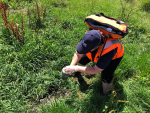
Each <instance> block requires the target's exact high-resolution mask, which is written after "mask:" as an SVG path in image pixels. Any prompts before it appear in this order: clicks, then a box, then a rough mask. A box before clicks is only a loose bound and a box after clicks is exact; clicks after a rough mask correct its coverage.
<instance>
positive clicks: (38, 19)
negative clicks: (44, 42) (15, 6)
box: [28, 0, 46, 32]
mask: <svg viewBox="0 0 150 113" xmlns="http://www.w3.org/2000/svg"><path fill="white" fill-rule="evenodd" d="M35 2H36V6H34V7H33V9H32V10H29V9H28V17H29V26H30V27H31V28H32V29H34V30H35V31H36V32H37V31H38V30H39V29H40V28H45V26H44V24H43V23H44V21H45V17H46V8H43V6H41V7H40V6H39V4H38V3H37V1H36V0H35Z"/></svg>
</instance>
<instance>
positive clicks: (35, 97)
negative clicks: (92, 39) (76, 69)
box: [0, 0, 150, 113]
mask: <svg viewBox="0 0 150 113" xmlns="http://www.w3.org/2000/svg"><path fill="white" fill-rule="evenodd" d="M2 1H3V2H5V3H6V4H7V5H8V6H9V7H8V11H9V16H8V18H7V19H8V21H12V20H13V22H12V25H14V26H15V25H16V23H21V21H23V25H22V26H23V27H24V29H23V30H24V33H22V34H23V36H24V39H23V42H24V44H22V43H20V42H19V41H18V40H17V39H16V38H15V35H14V33H13V32H12V31H11V30H9V29H7V28H6V26H5V25H4V24H2V22H3V18H0V21H1V24H0V112H33V111H34V112H43V113H47V112H50V113H56V112H62V113H101V112H106V113H108V112H110V113H111V112H144V113H146V112H149V109H150V106H149V105H150V101H149V100H150V99H149V94H150V89H149V85H150V82H149V80H150V68H149V65H150V55H149V51H150V49H149V48H150V47H149V46H150V45H149V42H150V34H149V30H150V28H149V17H150V14H149V9H148V4H149V2H148V1H145V2H143V3H142V2H140V1H137V0H117V1H112V0H110V1H102V0H92V1H87V0H74V1H70V0H65V1H63V0H52V1H49V0H37V1H34V0H23V1H21V0H14V1H12V0H9V1H4V0H2ZM134 4H137V5H134ZM108 6H110V7H108ZM38 8H40V9H41V10H38ZM19 10H21V11H22V12H21V13H19ZM36 12H38V13H36ZM100 12H103V13H104V14H105V15H108V16H112V17H114V18H117V19H120V20H123V21H125V22H126V23H128V24H129V26H130V27H129V34H128V35H127V36H126V37H125V38H124V39H122V40H121V41H122V43H123V45H124V48H125V54H124V57H123V60H122V61H121V63H120V65H119V67H118V68H117V70H116V72H115V74H114V76H115V75H116V76H115V79H114V82H113V86H114V87H113V89H112V94H111V95H109V96H103V95H102V94H101V90H102V87H101V77H100V73H99V74H97V75H96V76H94V77H92V78H91V79H89V78H86V77H83V78H84V79H85V81H86V82H85V83H86V84H85V85H86V86H87V88H85V87H83V86H82V85H81V84H80V83H79V82H77V83H74V82H73V80H74V79H73V78H69V79H68V80H66V81H63V80H62V79H61V69H62V68H63V67H64V66H66V65H69V64H70V61H71V59H72V56H73V54H74V52H75V51H76V45H77V43H78V42H79V41H80V39H81V38H82V36H83V35H84V33H85V32H86V30H88V27H87V26H86V24H85V23H84V19H85V17H86V16H88V15H90V14H96V13H100ZM36 14H37V15H36ZM39 22H40V24H39ZM19 27H20V29H21V25H20V24H19ZM83 90H84V91H83ZM57 92H59V93H60V94H68V96H67V97H66V96H65V97H64V96H59V98H55V99H52V96H53V95H55V94H57ZM42 99H47V102H46V103H42V102H41V100H42Z"/></svg>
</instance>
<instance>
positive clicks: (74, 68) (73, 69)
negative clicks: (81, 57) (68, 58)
mask: <svg viewBox="0 0 150 113" xmlns="http://www.w3.org/2000/svg"><path fill="white" fill-rule="evenodd" d="M63 70H64V71H65V72H67V73H74V72H77V71H78V65H75V66H66V67H64V68H63V69H62V71H63Z"/></svg>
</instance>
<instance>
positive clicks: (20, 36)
mask: <svg viewBox="0 0 150 113" xmlns="http://www.w3.org/2000/svg"><path fill="white" fill-rule="evenodd" d="M7 9H8V6H7V5H6V4H4V3H3V2H2V1H1V3H0V10H1V13H2V19H3V23H4V26H5V27H6V29H9V30H11V31H12V32H13V35H14V36H15V37H16V38H17V39H18V40H19V41H20V42H22V43H24V37H23V35H24V23H23V17H22V19H21V20H22V23H21V30H20V29H19V28H18V25H19V24H18V23H17V24H16V25H15V27H14V21H13V20H12V21H11V22H9V21H8V19H7V16H8V14H7V13H6V11H7ZM20 32H22V34H20Z"/></svg>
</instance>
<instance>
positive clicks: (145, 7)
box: [142, 0, 150, 12]
mask: <svg viewBox="0 0 150 113" xmlns="http://www.w3.org/2000/svg"><path fill="white" fill-rule="evenodd" d="M142 9H143V10H144V11H147V12H150V1H148V0H147V1H145V2H144V4H143V5H142Z"/></svg>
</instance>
